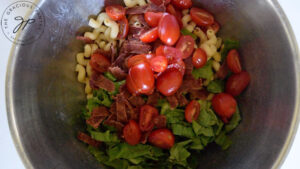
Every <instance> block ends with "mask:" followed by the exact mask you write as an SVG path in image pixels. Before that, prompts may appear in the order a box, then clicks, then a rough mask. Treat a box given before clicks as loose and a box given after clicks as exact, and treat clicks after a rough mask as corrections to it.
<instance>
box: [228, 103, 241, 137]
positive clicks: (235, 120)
mask: <svg viewBox="0 0 300 169" xmlns="http://www.w3.org/2000/svg"><path fill="white" fill-rule="evenodd" d="M240 121H241V114H240V110H239V107H237V108H236V112H235V113H234V114H233V116H232V117H231V120H230V121H229V123H228V124H226V126H225V131H226V133H229V132H231V131H232V130H234V129H235V128H236V127H237V126H238V125H239V123H240Z"/></svg>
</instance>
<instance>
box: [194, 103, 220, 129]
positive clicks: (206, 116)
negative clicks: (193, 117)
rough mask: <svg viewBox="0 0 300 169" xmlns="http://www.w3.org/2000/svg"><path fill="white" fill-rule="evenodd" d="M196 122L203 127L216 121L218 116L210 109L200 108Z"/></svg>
mask: <svg viewBox="0 0 300 169" xmlns="http://www.w3.org/2000/svg"><path fill="white" fill-rule="evenodd" d="M197 122H198V123H199V124H200V125H202V126H204V127H210V126H213V125H215V124H217V123H218V118H217V116H216V115H215V113H214V111H213V110H212V109H205V108H201V110H200V114H199V117H198V119H197Z"/></svg>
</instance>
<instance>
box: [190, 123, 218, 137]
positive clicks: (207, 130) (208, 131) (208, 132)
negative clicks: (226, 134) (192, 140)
mask: <svg viewBox="0 0 300 169" xmlns="http://www.w3.org/2000/svg"><path fill="white" fill-rule="evenodd" d="M192 126H193V130H194V132H195V134H196V135H197V136H199V135H204V136H207V137H213V136H214V135H215V134H214V130H213V128H212V127H204V126H202V125H200V124H198V123H197V122H196V121H193V122H192Z"/></svg>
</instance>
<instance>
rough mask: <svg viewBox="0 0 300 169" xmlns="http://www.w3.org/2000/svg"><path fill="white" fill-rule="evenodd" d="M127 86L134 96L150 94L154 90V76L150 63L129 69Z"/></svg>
mask: <svg viewBox="0 0 300 169" xmlns="http://www.w3.org/2000/svg"><path fill="white" fill-rule="evenodd" d="M126 85H127V88H128V90H129V92H130V93H132V94H149V93H151V92H152V91H153V89H154V75H153V72H152V69H151V67H150V65H149V64H148V63H140V64H138V65H134V66H132V67H131V68H130V69H129V72H128V75H127V78H126Z"/></svg>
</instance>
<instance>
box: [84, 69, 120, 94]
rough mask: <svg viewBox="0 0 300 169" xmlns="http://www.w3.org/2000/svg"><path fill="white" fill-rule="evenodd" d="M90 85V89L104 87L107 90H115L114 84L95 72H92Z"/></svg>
mask: <svg viewBox="0 0 300 169" xmlns="http://www.w3.org/2000/svg"><path fill="white" fill-rule="evenodd" d="M90 86H91V88H92V89H104V90H106V91H109V92H113V91H115V84H114V83H113V82H112V81H110V80H109V79H107V78H106V77H104V76H103V75H101V74H99V73H97V72H93V73H92V76H91V79H90Z"/></svg>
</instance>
